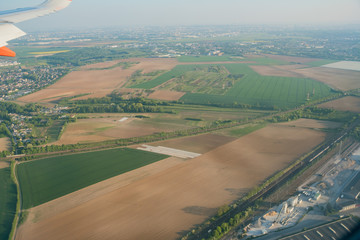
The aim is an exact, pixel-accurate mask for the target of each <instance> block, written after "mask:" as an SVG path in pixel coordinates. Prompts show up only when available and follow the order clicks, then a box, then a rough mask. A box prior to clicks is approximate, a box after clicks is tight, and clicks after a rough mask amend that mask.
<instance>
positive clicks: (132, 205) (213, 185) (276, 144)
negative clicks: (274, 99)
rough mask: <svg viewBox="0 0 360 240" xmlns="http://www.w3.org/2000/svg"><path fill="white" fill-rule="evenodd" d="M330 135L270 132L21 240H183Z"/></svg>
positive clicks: (138, 184)
mask: <svg viewBox="0 0 360 240" xmlns="http://www.w3.org/2000/svg"><path fill="white" fill-rule="evenodd" d="M324 137H325V133H323V132H320V131H314V130H310V129H303V128H301V129H297V128H293V127H286V126H268V127H265V128H263V129H261V130H258V131H255V132H253V133H251V134H248V135H246V136H244V137H242V138H240V139H238V140H235V141H231V142H229V143H227V144H225V145H223V146H220V147H218V148H216V149H214V150H212V151H210V152H208V153H205V154H203V155H202V156H200V157H198V158H195V159H192V160H187V161H184V162H181V163H179V164H177V165H176V166H174V167H171V168H168V169H167V170H166V171H163V172H160V173H157V174H153V175H149V176H147V177H145V178H142V179H140V180H139V181H135V182H133V183H131V184H129V185H126V186H124V187H120V188H118V189H116V190H114V191H112V192H109V193H107V194H104V195H102V196H99V197H97V198H95V199H92V200H90V201H87V202H85V203H83V204H82V205H80V206H76V207H73V208H70V209H68V210H65V211H63V212H59V213H57V214H56V215H52V216H49V217H47V218H42V219H40V220H39V221H37V222H30V221H28V222H27V223H26V224H25V225H24V226H22V227H21V229H20V231H19V233H18V238H17V239H18V240H22V239H26V240H33V239H49V238H51V239H53V240H58V239H100V238H101V239H117V238H119V236H121V239H125V240H128V239H129V240H130V239H158V240H163V239H164V240H165V239H166V240H169V239H177V238H179V236H180V235H181V234H182V233H183V231H186V230H188V229H190V228H191V227H193V226H194V225H196V224H199V223H201V222H203V221H204V220H205V219H207V218H208V217H209V216H212V215H213V214H214V213H215V212H216V209H217V208H218V207H220V206H222V205H224V204H229V203H231V202H232V201H234V200H235V199H238V198H239V197H240V196H243V194H245V193H246V192H247V191H248V190H249V189H250V188H252V187H254V186H255V185H256V184H259V183H260V182H262V181H264V180H265V179H266V178H267V177H268V176H270V175H272V174H274V173H275V172H276V171H278V170H279V169H282V168H284V167H285V166H287V165H288V164H289V163H291V162H292V161H294V159H296V158H298V157H299V156H301V155H302V154H303V153H306V152H308V151H310V149H312V148H313V147H315V146H316V145H317V144H319V143H320V142H322V141H323V140H324ZM55 208H56V206H55Z"/></svg>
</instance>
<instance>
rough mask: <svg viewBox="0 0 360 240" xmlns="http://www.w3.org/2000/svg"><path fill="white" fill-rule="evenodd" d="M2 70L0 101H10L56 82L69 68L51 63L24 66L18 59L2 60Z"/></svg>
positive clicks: (0, 76) (0, 62) (0, 65)
mask: <svg viewBox="0 0 360 240" xmlns="http://www.w3.org/2000/svg"><path fill="white" fill-rule="evenodd" d="M0 72H1V74H0V101H8V100H14V99H16V98H18V97H21V96H24V95H26V94H29V93H32V92H34V91H36V90H39V89H41V88H44V87H46V86H48V85H50V84H52V83H54V81H56V80H58V79H59V78H61V77H62V76H64V75H65V74H67V73H68V69H66V68H64V67H52V66H49V65H39V66H35V67H27V68H24V67H22V66H21V65H20V64H19V63H18V62H16V61H14V62H13V61H0Z"/></svg>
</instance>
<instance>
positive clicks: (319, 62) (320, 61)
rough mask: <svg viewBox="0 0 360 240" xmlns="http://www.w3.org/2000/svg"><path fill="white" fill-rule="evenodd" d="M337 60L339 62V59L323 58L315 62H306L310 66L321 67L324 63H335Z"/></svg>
mask: <svg viewBox="0 0 360 240" xmlns="http://www.w3.org/2000/svg"><path fill="white" fill-rule="evenodd" d="M335 62H338V61H336V60H326V59H323V60H318V61H313V62H307V63H305V64H306V65H308V66H310V67H321V66H323V65H326V64H330V63H335Z"/></svg>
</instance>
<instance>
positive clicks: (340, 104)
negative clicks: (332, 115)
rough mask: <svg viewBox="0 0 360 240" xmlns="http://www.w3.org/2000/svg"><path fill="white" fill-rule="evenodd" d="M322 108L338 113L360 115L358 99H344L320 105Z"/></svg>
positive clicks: (359, 100)
mask: <svg viewBox="0 0 360 240" xmlns="http://www.w3.org/2000/svg"><path fill="white" fill-rule="evenodd" d="M319 107H322V108H332V109H335V110H339V111H351V112H355V113H360V98H359V97H344V98H340V99H336V100H334V101H330V102H326V103H323V104H320V105H319Z"/></svg>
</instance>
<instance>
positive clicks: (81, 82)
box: [19, 58, 177, 102]
mask: <svg viewBox="0 0 360 240" xmlns="http://www.w3.org/2000/svg"><path fill="white" fill-rule="evenodd" d="M126 61H129V62H139V63H138V64H135V65H133V66H132V67H130V68H128V69H123V68H122V67H121V66H120V67H117V68H114V69H106V70H81V71H74V72H71V73H69V74H68V75H66V76H65V77H64V78H62V79H61V80H59V81H58V82H56V83H55V84H54V85H51V86H49V87H48V88H46V89H43V90H40V91H38V92H35V93H33V94H30V95H27V96H24V97H21V98H19V101H21V102H51V101H54V100H58V99H60V98H63V97H70V96H77V95H80V94H89V95H87V96H86V97H87V98H92V97H104V96H106V95H107V94H110V93H111V92H112V91H114V90H116V89H120V88H121V86H123V85H124V83H125V82H126V81H127V79H128V77H130V76H131V75H132V74H133V73H134V72H135V71H136V70H143V72H144V73H148V72H153V71H156V70H170V69H172V68H174V67H175V66H176V65H177V60H176V59H162V58H153V59H151V58H144V59H128V60H126ZM113 64H114V62H111V63H100V64H95V65H90V68H94V67H99V66H108V65H113Z"/></svg>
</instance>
